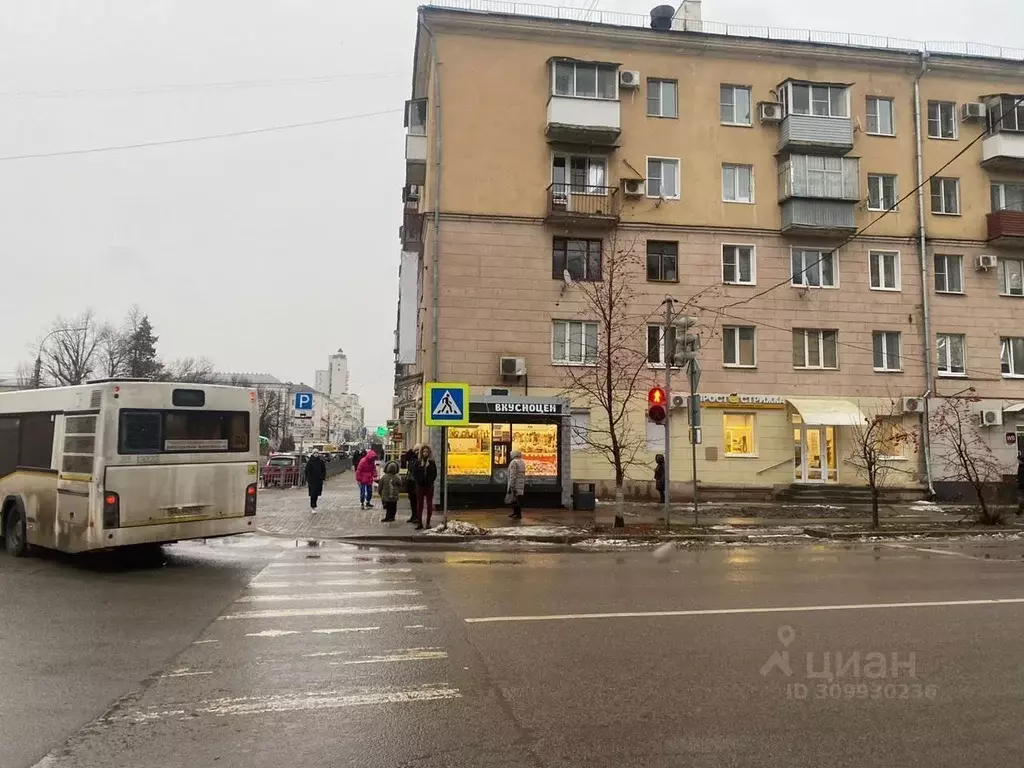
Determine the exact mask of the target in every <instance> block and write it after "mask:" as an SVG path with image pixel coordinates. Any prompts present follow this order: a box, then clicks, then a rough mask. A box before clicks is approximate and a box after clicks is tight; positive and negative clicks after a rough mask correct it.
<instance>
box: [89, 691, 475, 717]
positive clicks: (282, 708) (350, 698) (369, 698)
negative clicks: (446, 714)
mask: <svg viewBox="0 0 1024 768" xmlns="http://www.w3.org/2000/svg"><path fill="white" fill-rule="evenodd" d="M461 698H462V693H461V691H459V689H458V688H452V687H451V686H449V685H448V684H447V683H440V684H437V685H429V686H421V687H419V688H409V689H394V690H384V691H371V692H366V693H344V692H342V691H323V692H320V693H291V694H276V695H271V696H238V697H226V698H221V699H210V700H207V701H202V702H199V703H198V704H197V705H195V706H188V707H184V708H181V709H157V708H156V707H151V708H150V709H147V710H139V711H137V712H131V713H127V714H124V715H114V716H112V717H110V718H108V719H107V721H108V722H110V721H115V722H116V721H122V722H124V721H127V722H130V723H135V724H139V723H150V722H155V721H157V720H162V719H164V718H169V717H182V716H194V715H214V716H218V717H223V716H226V715H262V714H268V713H271V712H273V713H281V712H309V711H316V710H324V709H339V708H342V707H359V706H374V705H380V704H408V703H411V702H416V701H436V700H438V699H461Z"/></svg>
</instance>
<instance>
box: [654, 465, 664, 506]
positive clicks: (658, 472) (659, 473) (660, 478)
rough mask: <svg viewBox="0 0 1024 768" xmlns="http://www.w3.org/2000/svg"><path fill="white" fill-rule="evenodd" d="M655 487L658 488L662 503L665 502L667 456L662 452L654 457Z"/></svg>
mask: <svg viewBox="0 0 1024 768" xmlns="http://www.w3.org/2000/svg"><path fill="white" fill-rule="evenodd" d="M654 487H655V488H657V489H658V497H659V498H660V499H661V503H662V504H664V503H665V457H664V456H662V455H661V454H660V453H659V454H658V455H657V456H655V457H654Z"/></svg>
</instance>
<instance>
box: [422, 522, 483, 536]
mask: <svg viewBox="0 0 1024 768" xmlns="http://www.w3.org/2000/svg"><path fill="white" fill-rule="evenodd" d="M439 534H444V535H447V536H486V535H487V529H486V528H481V527H480V526H479V525H473V524H472V523H467V522H464V521H462V520H449V521H448V522H447V523H442V524H441V525H439V526H437V527H436V528H431V529H430V530H429V531H427V532H426V533H424V536H436V535H439Z"/></svg>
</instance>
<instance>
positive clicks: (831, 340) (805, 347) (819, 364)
mask: <svg viewBox="0 0 1024 768" xmlns="http://www.w3.org/2000/svg"><path fill="white" fill-rule="evenodd" d="M838 341H839V331H834V330H819V329H817V328H794V329H793V367H794V368H827V369H830V370H835V369H837V368H839V354H838V346H839V343H838Z"/></svg>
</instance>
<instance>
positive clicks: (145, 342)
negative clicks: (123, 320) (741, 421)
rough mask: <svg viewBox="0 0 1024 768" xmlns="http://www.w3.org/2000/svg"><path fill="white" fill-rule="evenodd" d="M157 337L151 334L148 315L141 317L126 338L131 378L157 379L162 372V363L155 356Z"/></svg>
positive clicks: (128, 373)
mask: <svg viewBox="0 0 1024 768" xmlns="http://www.w3.org/2000/svg"><path fill="white" fill-rule="evenodd" d="M158 339H159V337H158V336H155V335H154V334H153V326H152V324H151V323H150V322H149V315H143V316H142V319H141V320H139V322H138V324H137V325H136V326H135V329H134V330H132V331H131V333H130V334H129V336H128V366H127V367H128V371H127V375H128V376H129V377H131V378H137V379H146V378H154V379H155V378H157V377H158V376H159V375H160V374H161V372H162V371H163V367H164V366H163V363H161V362H160V361H159V360H158V359H157V356H156V342H157V340H158Z"/></svg>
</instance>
